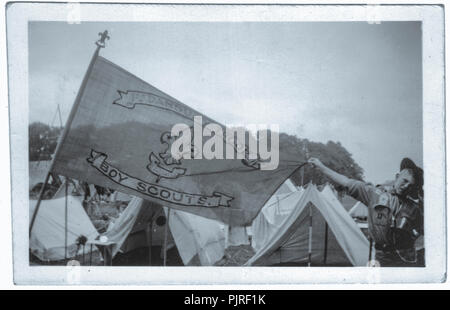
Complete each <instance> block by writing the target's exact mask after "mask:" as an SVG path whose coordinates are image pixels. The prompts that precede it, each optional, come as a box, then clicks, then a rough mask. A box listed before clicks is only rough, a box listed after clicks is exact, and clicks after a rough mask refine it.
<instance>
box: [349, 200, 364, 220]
mask: <svg viewBox="0 0 450 310" xmlns="http://www.w3.org/2000/svg"><path fill="white" fill-rule="evenodd" d="M348 214H350V216H351V217H356V218H359V219H363V218H367V215H368V210H367V207H366V206H365V205H364V204H363V203H362V202H360V201H357V202H356V203H355V205H354V206H353V207H352V208H351V209H350V211H348Z"/></svg>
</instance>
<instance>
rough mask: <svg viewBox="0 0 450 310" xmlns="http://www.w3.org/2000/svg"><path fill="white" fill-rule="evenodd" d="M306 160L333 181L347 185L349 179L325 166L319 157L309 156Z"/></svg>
mask: <svg viewBox="0 0 450 310" xmlns="http://www.w3.org/2000/svg"><path fill="white" fill-rule="evenodd" d="M308 162H309V163H310V164H313V165H314V167H316V168H318V169H319V170H320V171H321V172H322V173H323V174H325V175H326V176H327V177H329V178H330V179H332V180H333V181H334V182H336V183H338V184H339V185H342V186H345V187H347V186H348V185H349V183H350V179H349V178H347V177H346V176H345V175H342V174H339V173H337V172H336V171H333V170H331V169H330V168H328V167H327V166H325V165H324V164H323V163H322V162H321V161H320V160H319V159H317V158H314V157H311V158H310V159H309V160H308Z"/></svg>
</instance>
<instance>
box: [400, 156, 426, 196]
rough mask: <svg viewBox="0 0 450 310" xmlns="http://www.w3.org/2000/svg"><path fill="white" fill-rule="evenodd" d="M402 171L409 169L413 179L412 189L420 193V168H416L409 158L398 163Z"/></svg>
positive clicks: (421, 177) (421, 172)
mask: <svg viewBox="0 0 450 310" xmlns="http://www.w3.org/2000/svg"><path fill="white" fill-rule="evenodd" d="M403 169H411V171H412V172H413V177H414V187H415V188H417V189H418V190H419V191H421V190H422V186H423V170H422V168H420V167H418V166H417V165H416V164H415V163H414V162H413V161H412V160H411V159H410V158H407V157H405V158H403V159H402V162H401V163H400V171H402V170H403Z"/></svg>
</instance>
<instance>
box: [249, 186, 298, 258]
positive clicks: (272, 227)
mask: <svg viewBox="0 0 450 310" xmlns="http://www.w3.org/2000/svg"><path fill="white" fill-rule="evenodd" d="M298 191H299V192H302V191H303V188H301V187H299V188H298V189H297V187H296V186H294V184H293V183H292V181H291V180H290V179H287V180H286V182H284V183H283V184H282V185H281V186H280V187H279V189H278V190H277V191H276V192H275V194H274V195H273V196H272V197H270V199H269V200H268V201H267V203H266V204H265V205H264V207H263V208H262V209H261V212H260V213H259V214H258V216H257V217H256V218H255V219H254V220H253V222H252V226H251V234H252V247H253V249H255V250H256V251H257V250H259V249H260V248H261V247H262V246H264V245H265V244H266V243H267V242H268V241H269V239H270V238H271V237H272V235H273V234H275V233H276V232H277V231H278V229H279V228H280V226H281V224H282V223H283V221H284V220H285V218H286V217H287V216H289V214H290V213H291V212H292V210H293V209H294V207H295V204H288V203H286V202H283V201H284V200H285V199H286V198H287V197H289V196H290V195H292V193H294V192H298Z"/></svg>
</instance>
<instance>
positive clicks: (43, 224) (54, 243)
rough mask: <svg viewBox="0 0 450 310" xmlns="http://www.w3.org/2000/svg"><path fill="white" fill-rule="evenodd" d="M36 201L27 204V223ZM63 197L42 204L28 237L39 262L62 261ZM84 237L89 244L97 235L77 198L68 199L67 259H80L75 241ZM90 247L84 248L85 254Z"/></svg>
mask: <svg viewBox="0 0 450 310" xmlns="http://www.w3.org/2000/svg"><path fill="white" fill-rule="evenodd" d="M36 202H37V201H36V200H30V221H31V217H32V214H33V213H34V210H35V208H36ZM65 223H66V214H65V197H62V198H58V199H51V200H42V201H41V205H40V208H39V212H38V213H37V215H36V219H35V222H34V225H33V230H32V232H31V237H30V249H31V252H32V253H33V254H34V255H35V256H36V257H38V258H39V259H40V260H42V261H55V260H62V259H64V258H65V243H66V241H65ZM80 236H85V237H86V238H87V239H88V242H89V241H92V240H94V239H95V238H96V237H97V236H98V232H97V230H96V229H95V227H94V225H92V222H91V220H90V219H89V217H88V216H87V214H86V212H85V211H84V209H83V206H82V204H81V200H80V199H78V198H77V197H72V196H68V197H67V257H68V258H71V257H74V256H76V255H81V254H82V253H83V252H82V251H83V249H82V247H81V248H77V244H76V243H77V239H78V237H80ZM89 250H90V247H88V246H86V248H85V253H88V252H89Z"/></svg>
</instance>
